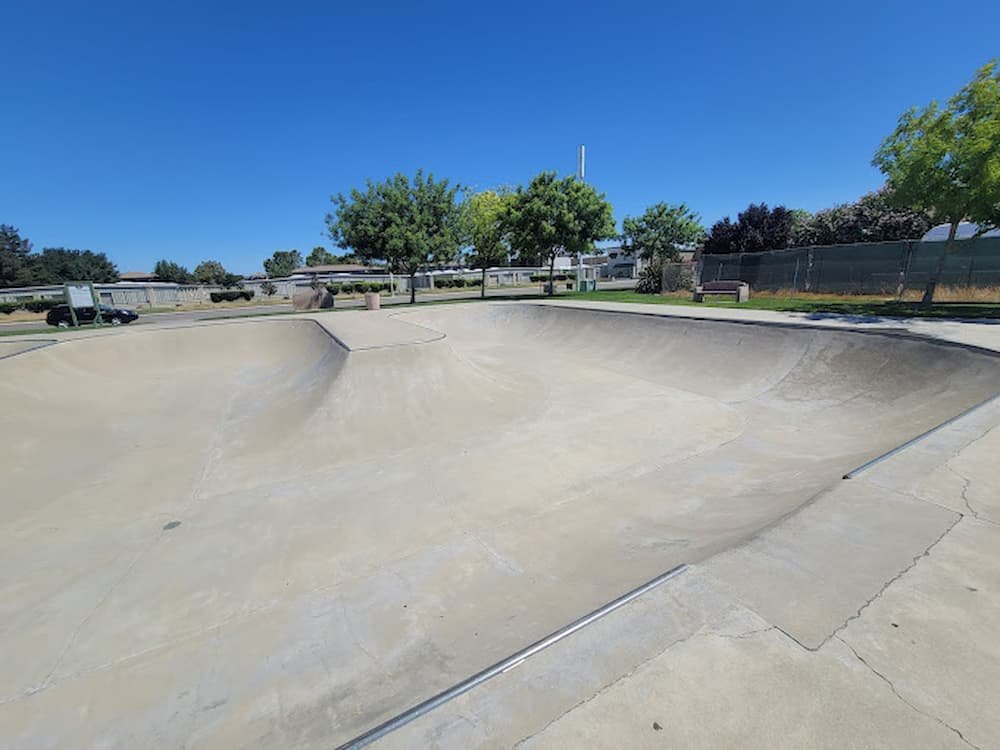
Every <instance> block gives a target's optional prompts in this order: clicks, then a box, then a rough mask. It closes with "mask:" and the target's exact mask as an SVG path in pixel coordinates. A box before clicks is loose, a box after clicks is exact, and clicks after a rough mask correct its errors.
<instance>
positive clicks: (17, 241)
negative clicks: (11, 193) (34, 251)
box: [0, 224, 32, 287]
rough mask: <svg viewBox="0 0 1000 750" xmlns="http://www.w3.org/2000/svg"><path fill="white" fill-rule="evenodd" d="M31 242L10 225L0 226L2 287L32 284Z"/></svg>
mask: <svg viewBox="0 0 1000 750" xmlns="http://www.w3.org/2000/svg"><path fill="white" fill-rule="evenodd" d="M31 261H32V258H31V242H29V241H28V239H27V238H26V237H21V234H20V232H19V231H18V230H17V229H15V228H14V227H12V226H10V225H9V224H0V287H12V286H28V285H30V284H31V283H32V280H31V279H32V269H31Z"/></svg>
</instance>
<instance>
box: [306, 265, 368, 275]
mask: <svg viewBox="0 0 1000 750" xmlns="http://www.w3.org/2000/svg"><path fill="white" fill-rule="evenodd" d="M335 273H385V269H384V268H379V267H377V266H365V265H362V264H360V263H329V264H325V265H321V266H302V267H301V268H296V269H295V270H294V271H292V276H312V275H313V274H319V275H321V276H323V275H326V274H335Z"/></svg>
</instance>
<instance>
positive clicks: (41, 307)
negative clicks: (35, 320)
mask: <svg viewBox="0 0 1000 750" xmlns="http://www.w3.org/2000/svg"><path fill="white" fill-rule="evenodd" d="M61 304H64V303H63V301H62V300H59V299H29V300H27V301H26V302H22V303H21V307H23V308H24V309H25V310H27V311H28V312H35V313H38V312H45V311H46V310H51V309H52V308H53V307H55V306H56V305H61Z"/></svg>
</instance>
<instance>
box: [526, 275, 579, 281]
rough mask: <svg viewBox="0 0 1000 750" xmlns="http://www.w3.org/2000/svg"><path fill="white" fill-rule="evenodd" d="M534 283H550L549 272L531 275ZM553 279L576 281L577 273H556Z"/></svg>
mask: <svg viewBox="0 0 1000 750" xmlns="http://www.w3.org/2000/svg"><path fill="white" fill-rule="evenodd" d="M529 278H530V279H531V281H532V283H536V284H542V283H544V284H547V283H549V275H548V274H547V273H533V274H531V276H530V277H529ZM552 280H553V281H576V274H575V273H554V274H552Z"/></svg>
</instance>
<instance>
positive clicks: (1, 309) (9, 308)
mask: <svg viewBox="0 0 1000 750" xmlns="http://www.w3.org/2000/svg"><path fill="white" fill-rule="evenodd" d="M20 307H21V305H20V304H18V303H17V302H0V313H3V314H4V315H10V314H11V313H12V312H14V311H15V310H17V309H18V308H20Z"/></svg>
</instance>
